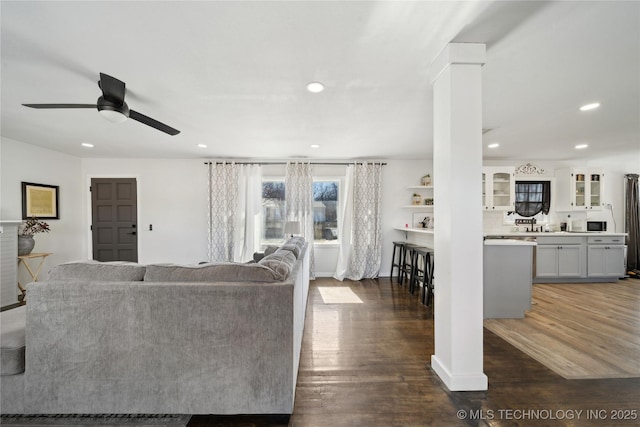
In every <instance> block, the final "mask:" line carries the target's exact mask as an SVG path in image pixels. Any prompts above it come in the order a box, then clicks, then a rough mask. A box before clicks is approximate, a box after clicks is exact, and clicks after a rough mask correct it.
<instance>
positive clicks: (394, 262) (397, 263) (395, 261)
mask: <svg viewBox="0 0 640 427" xmlns="http://www.w3.org/2000/svg"><path fill="white" fill-rule="evenodd" d="M404 246H405V242H393V253H392V254H391V273H390V274H389V277H390V278H391V279H393V269H394V268H397V269H398V283H400V275H401V274H402V262H403V260H404ZM396 249H397V250H398V257H397V258H396Z"/></svg>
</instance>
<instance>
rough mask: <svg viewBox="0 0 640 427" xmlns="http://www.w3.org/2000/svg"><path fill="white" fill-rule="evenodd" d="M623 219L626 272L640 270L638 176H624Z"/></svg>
mask: <svg viewBox="0 0 640 427" xmlns="http://www.w3.org/2000/svg"><path fill="white" fill-rule="evenodd" d="M625 179H626V180H627V182H626V184H627V185H626V194H625V218H626V221H625V222H626V232H627V233H628V236H627V270H628V271H631V270H640V205H639V203H638V194H639V193H638V175H637V174H627V175H625Z"/></svg>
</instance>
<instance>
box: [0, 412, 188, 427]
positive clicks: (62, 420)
mask: <svg viewBox="0 0 640 427" xmlns="http://www.w3.org/2000/svg"><path fill="white" fill-rule="evenodd" d="M190 419H191V415H175V414H96V415H86V414H60V415H2V417H1V419H0V425H2V426H3V427H18V426H19V427H36V426H46V427H71V426H73V427H79V426H87V427H99V426H104V427H113V426H135V427H185V426H186V425H187V423H188V422H189V420H190Z"/></svg>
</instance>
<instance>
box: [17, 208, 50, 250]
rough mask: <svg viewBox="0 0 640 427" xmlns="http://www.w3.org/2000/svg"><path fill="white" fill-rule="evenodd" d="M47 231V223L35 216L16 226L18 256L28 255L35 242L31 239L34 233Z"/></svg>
mask: <svg viewBox="0 0 640 427" xmlns="http://www.w3.org/2000/svg"><path fill="white" fill-rule="evenodd" d="M48 232H49V224H47V223H46V222H43V221H40V220H39V219H38V218H36V217H32V218H29V219H28V220H26V221H23V222H22V224H20V226H19V227H18V256H22V255H29V254H30V253H31V251H32V250H33V247H34V246H35V244H36V242H35V240H34V239H33V235H34V234H38V233H48Z"/></svg>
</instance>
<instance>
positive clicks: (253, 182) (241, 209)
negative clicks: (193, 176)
mask: <svg viewBox="0 0 640 427" xmlns="http://www.w3.org/2000/svg"><path fill="white" fill-rule="evenodd" d="M260 180H261V173H260V167H259V166H255V165H238V164H235V163H222V164H216V163H214V162H212V163H210V164H209V216H208V220H209V235H208V238H209V248H208V252H209V254H208V255H209V261H210V262H217V261H237V262H241V261H246V260H248V259H250V258H251V255H252V254H253V251H255V248H256V243H255V242H256V235H257V232H256V227H255V224H256V221H257V218H256V215H259V212H260V208H259V206H260V197H261V190H260Z"/></svg>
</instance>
